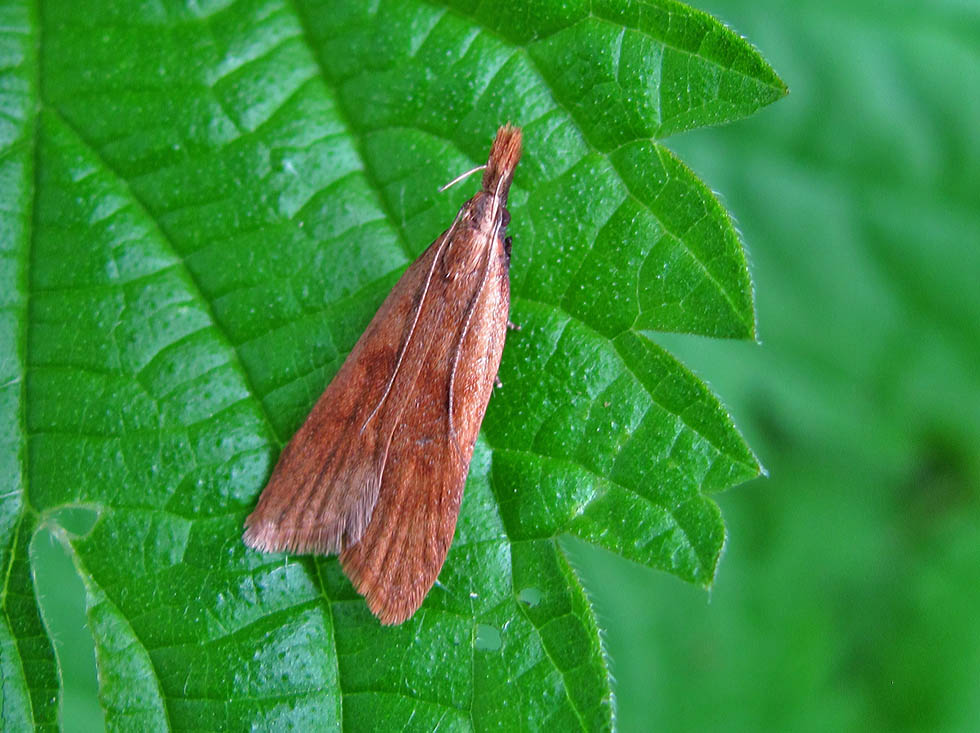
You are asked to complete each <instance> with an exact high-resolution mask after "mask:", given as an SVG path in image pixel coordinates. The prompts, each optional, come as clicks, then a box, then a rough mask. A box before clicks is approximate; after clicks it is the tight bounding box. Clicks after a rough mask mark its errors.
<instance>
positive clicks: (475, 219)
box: [244, 125, 521, 624]
mask: <svg viewBox="0 0 980 733" xmlns="http://www.w3.org/2000/svg"><path fill="white" fill-rule="evenodd" d="M520 157H521V130H520V128H518V127H513V126H512V125H504V126H503V127H501V128H500V129H499V130H498V131H497V136H496V138H495V139H494V141H493V145H492V146H491V148H490V155H489V159H488V160H487V165H486V167H485V169H484V171H483V182H482V188H481V190H480V191H478V192H477V193H476V195H475V196H473V198H471V199H470V200H469V201H467V202H466V203H465V204H463V206H462V207H461V208H460V210H459V213H457V214H456V218H455V219H454V220H453V223H452V225H451V226H450V227H449V229H447V230H446V231H445V232H443V234H442V235H440V236H439V237H438V238H437V239H436V240H435V241H434V242H433V243H432V244H431V245H430V246H429V247H428V249H426V250H425V252H423V253H422V254H421V255H420V256H419V258H418V259H417V260H416V261H415V262H414V263H412V265H411V266H410V267H409V268H408V269H407V270H406V271H405V274H404V275H402V277H401V279H400V280H399V281H398V282H397V283H396V284H395V287H394V288H393V289H392V291H391V293H390V294H389V295H388V297H387V298H386V299H385V301H384V303H382V304H381V307H380V308H379V309H378V312H377V313H376V314H375V316H374V318H373V319H372V320H371V323H370V324H368V327H367V329H366V330H365V331H364V333H363V334H362V336H361V338H360V339H359V340H358V342H357V344H355V346H354V348H353V349H352V350H351V352H350V354H349V355H348V357H347V360H346V361H345V362H344V364H343V366H341V368H340V370H339V371H338V372H337V374H336V376H334V378H333V380H332V381H331V382H330V384H329V385H327V388H326V390H325V391H324V392H323V394H322V395H321V396H320V399H319V400H318V401H317V403H316V404H315V405H314V406H313V410H312V411H311V412H310V415H309V417H307V419H306V422H305V423H303V425H302V427H300V429H299V430H298V431H297V433H296V435H294V436H293V438H292V440H290V441H289V444H288V445H287V446H286V448H285V449H284V450H283V452H282V455H281V456H280V457H279V462H278V463H277V464H276V467H275V470H274V471H273V472H272V477H271V478H270V479H269V483H268V484H267V485H266V487H265V489H264V490H263V491H262V495H261V496H260V497H259V502H258V505H257V506H256V508H255V511H253V512H252V513H251V514H250V515H249V516H248V518H247V519H246V520H245V534H244V541H245V544H247V545H248V546H249V547H253V548H255V549H257V550H261V551H263V552H283V551H286V552H292V553H298V554H306V553H313V554H332V553H339V554H340V563H341V565H342V567H343V569H344V572H346V573H347V576H348V577H349V578H350V580H351V582H352V583H353V584H354V587H355V588H357V591H358V592H359V593H360V594H361V595H363V596H364V597H365V599H366V600H367V604H368V607H369V608H370V609H371V611H372V612H373V613H374V614H375V615H376V616H377V617H378V618H379V619H380V620H381V623H383V624H398V623H401V622H403V621H405V620H406V619H408V618H410V617H411V616H412V614H414V613H415V611H416V610H417V609H418V608H419V606H420V605H422V601H423V600H424V599H425V596H426V594H428V592H429V590H430V589H431V588H432V585H433V583H435V580H436V577H437V576H438V575H439V571H440V570H441V569H442V565H443V563H444V562H445V560H446V554H447V553H448V552H449V546H450V544H451V543H452V539H453V533H454V531H455V528H456V519H457V516H458V515H459V506H460V501H461V499H462V495H463V486H464V484H465V483H466V474H467V473H468V471H469V465H470V459H471V458H472V456H473V446H474V445H475V443H476V437H477V434H478V433H479V431H480V424H481V423H482V422H483V416H484V414H485V413H486V409H487V403H488V402H489V400H490V394H491V392H492V391H493V386H494V383H495V381H496V378H497V370H498V369H499V367H500V357H501V355H502V353H503V348H504V338H505V335H506V332H507V325H508V321H507V315H508V311H509V309H510V282H509V278H508V269H509V265H510V252H511V240H510V237H506V236H505V234H506V230H507V225H508V223H509V222H510V214H509V213H508V212H507V209H506V204H507V195H508V193H509V191H510V185H511V181H512V180H513V177H514V169H515V168H516V166H517V163H518V161H519V160H520Z"/></svg>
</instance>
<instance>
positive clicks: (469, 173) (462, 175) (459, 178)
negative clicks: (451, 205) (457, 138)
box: [439, 163, 487, 193]
mask: <svg viewBox="0 0 980 733" xmlns="http://www.w3.org/2000/svg"><path fill="white" fill-rule="evenodd" d="M486 167H487V166H486V164H485V163H484V164H483V165H478V166H477V167H476V168H473V169H472V170H468V171H466V173H460V174H459V175H458V176H456V177H455V178H454V179H453V180H451V181H450V182H449V183H447V184H446V185H445V186H443V187H442V188H440V189H439V193H442V192H443V191H445V190H446V189H447V188H449V187H451V186H455V185H456V184H457V183H459V182H460V181H462V180H463V179H464V178H469V177H470V176H472V175H473V174H474V173H476V172H477V171H482V170H483V169H484V168H486Z"/></svg>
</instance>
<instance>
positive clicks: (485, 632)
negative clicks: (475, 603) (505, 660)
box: [473, 624, 504, 652]
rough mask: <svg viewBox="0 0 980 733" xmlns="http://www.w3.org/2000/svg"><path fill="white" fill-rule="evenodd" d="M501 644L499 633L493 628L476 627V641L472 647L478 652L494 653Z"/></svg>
mask: <svg viewBox="0 0 980 733" xmlns="http://www.w3.org/2000/svg"><path fill="white" fill-rule="evenodd" d="M503 644H504V641H503V639H502V638H501V637H500V632H499V631H498V630H497V629H495V628H494V627H493V626H487V625H486V624H477V625H476V640H475V641H474V642H473V646H475V647H476V648H477V649H478V650H479V651H481V652H496V651H499V650H500V647H502V646H503Z"/></svg>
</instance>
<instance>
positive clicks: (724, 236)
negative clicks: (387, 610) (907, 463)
mask: <svg viewBox="0 0 980 733" xmlns="http://www.w3.org/2000/svg"><path fill="white" fill-rule="evenodd" d="M489 7H490V6H485V5H482V4H474V5H473V6H472V7H466V6H462V5H460V6H454V7H451V8H447V7H441V6H437V5H434V4H426V3H416V2H409V3H404V2H399V3H387V4H380V5H373V6H365V5H362V4H353V3H339V2H338V3H326V4H319V3H316V4H314V3H306V2H300V3H298V4H295V5H283V4H279V3H277V2H269V1H264V0H255V1H251V2H246V1H241V2H233V3H223V4H219V3H215V4H195V5H192V6H189V7H177V6H162V5H161V6H141V7H140V8H139V9H138V10H137V9H134V8H119V7H117V6H116V5H115V4H113V3H109V2H104V3H99V2H97V3H95V4H86V5H85V6H84V7H82V6H79V5H77V4H74V3H69V2H61V1H56V2H49V3H44V4H43V6H42V8H41V13H42V14H41V17H39V18H34V17H33V16H32V15H31V14H30V11H29V10H27V9H25V8H26V6H24V8H22V9H20V10H19V11H17V10H16V9H12V10H8V11H5V12H8V13H10V15H11V22H10V23H8V24H7V25H6V26H5V27H10V28H14V29H15V31H13V32H11V33H10V34H9V35H8V36H4V42H5V43H8V44H9V46H10V51H9V52H8V53H7V57H8V58H11V59H14V61H13V62H12V63H11V64H10V67H9V68H8V69H7V70H6V71H5V72H4V77H3V79H4V84H3V88H4V89H5V90H8V91H7V92H6V94H7V96H6V97H5V98H4V99H5V105H6V106H5V110H6V111H7V118H6V119H8V120H9V121H10V122H9V124H7V126H6V127H4V128H3V129H2V130H0V134H3V135H5V137H3V138H2V144H3V148H2V150H3V157H2V158H0V163H2V165H3V166H4V168H3V170H4V176H5V180H8V181H9V182H10V185H9V186H7V187H5V189H4V191H5V192H4V197H5V198H4V206H3V211H4V212H5V213H4V222H5V227H6V228H7V229H8V230H9V232H10V233H11V235H12V236H10V237H6V238H5V239H4V245H3V246H4V257H5V259H4V264H3V268H4V269H3V273H4V280H5V282H9V283H11V287H10V288H9V289H8V290H6V291H5V292H7V293H9V295H6V296H4V297H5V298H6V300H5V302H4V308H5V310H4V311H3V313H4V320H3V322H2V323H0V326H2V328H3V329H4V330H2V331H0V338H3V339H4V340H5V343H9V344H10V348H9V349H7V350H6V351H5V353H8V354H11V355H12V358H9V359H8V360H5V361H4V362H3V368H4V369H5V370H6V371H5V372H4V374H5V377H4V379H5V380H6V381H5V382H4V384H3V387H2V389H3V390H4V401H3V403H2V407H3V409H4V411H5V414H7V415H9V422H10V424H13V425H16V426H19V428H18V431H17V432H16V433H15V435H14V437H13V438H12V439H11V440H10V441H8V442H7V443H4V444H3V449H2V450H3V451H4V452H3V454H2V455H3V458H2V460H3V461H4V464H5V465H9V466H10V470H9V475H10V476H12V477H13V480H12V482H11V488H10V490H9V491H7V492H5V493H4V494H3V495H2V497H0V518H2V520H3V524H2V525H0V531H2V535H0V538H2V539H3V553H4V554H3V555H2V556H0V559H2V560H3V562H4V567H5V568H6V570H7V574H6V578H7V580H6V584H5V586H4V596H3V598H4V611H5V614H4V617H3V618H4V624H5V626H4V629H3V633H4V639H3V644H4V647H3V648H4V649H5V650H6V649H11V650H12V653H11V655H7V654H6V653H5V654H4V657H3V664H2V665H0V672H2V674H3V677H2V679H0V683H2V686H0V689H2V691H3V708H2V711H3V716H4V718H3V719H4V721H5V723H7V722H10V723H11V724H14V723H18V722H20V723H24V724H31V723H33V724H36V725H41V724H52V725H53V724H54V722H55V719H54V707H55V706H54V701H55V700H56V694H55V692H54V688H55V687H56V684H55V674H56V671H55V667H54V659H53V655H52V653H51V644H50V642H49V641H48V640H47V638H46V637H45V636H44V635H43V634H42V632H41V626H40V622H39V618H38V614H37V607H36V604H35V602H34V600H33V599H32V598H31V595H32V594H33V590H32V586H31V583H30V580H29V578H30V564H29V558H28V556H27V554H26V552H25V550H26V548H27V545H28V543H29V539H30V537H31V536H32V533H33V532H34V531H35V530H36V526H37V524H38V521H39V520H42V521H45V522H48V523H49V524H50V525H51V526H53V527H55V529H56V532H55V534H56V535H57V536H58V537H61V538H63V541H64V542H66V543H67V544H68V545H69V547H70V550H71V552H72V556H73V559H74V562H75V565H76V567H77V569H78V572H79V573H80V575H81V576H82V579H83V583H84V585H85V588H86V595H87V603H88V616H89V623H90V626H91V629H92V632H93V635H94V638H95V644H96V655H97V662H98V667H99V680H100V699H101V703H102V705H103V707H104V709H105V715H106V724H107V725H108V726H109V727H111V728H131V727H136V728H152V729H158V728H174V729H183V728H200V729H236V728H244V727H247V726H257V727H260V728H271V727H277V728H278V727H295V728H300V729H307V728H311V729H312V728H324V727H332V726H334V725H339V724H341V723H343V724H344V725H345V726H348V727H353V728H357V727H365V728H368V727H375V728H384V727H408V728H413V729H415V728H417V729H419V730H431V729H434V728H437V727H443V726H444V727H453V728H471V727H480V728H484V727H491V726H494V725H499V726H502V727H516V726H524V725H528V726H531V727H544V726H546V725H558V726H560V727H561V728H563V729H565V728H580V729H587V730H594V729H606V728H609V727H611V725H612V704H611V692H610V683H609V675H608V672H607V669H606V664H605V660H604V658H603V654H602V649H601V645H600V642H599V635H598V630H597V627H596V624H595V619H594V616H593V614H592V611H591V608H590V606H589V603H588V601H587V599H586V597H585V596H584V594H583V591H582V588H581V587H580V585H579V583H578V580H577V579H576V577H575V574H574V573H573V571H572V570H571V569H570V567H569V566H568V563H567V562H566V560H565V558H564V555H563V553H562V551H561V549H560V547H559V545H558V544H557V537H558V536H559V535H560V534H563V533H572V534H575V535H578V536H580V537H583V538H584V539H586V540H588V541H590V542H593V543H596V544H598V545H602V546H605V547H608V548H610V549H612V550H614V551H616V552H619V553H620V554H623V555H624V556H626V557H629V558H632V559H634V560H636V561H638V562H641V563H644V564H646V565H649V566H651V567H656V568H662V569H664V570H667V571H669V572H673V573H675V574H677V575H679V576H681V577H683V578H686V579H688V580H691V581H694V582H697V583H699V584H701V585H710V583H711V582H712V579H713V577H714V572H715V567H716V564H717V561H718V557H719V555H720V552H721V548H722V544H723V541H724V528H723V524H722V522H721V518H720V515H719V512H718V509H717V507H716V505H715V504H714V503H713V502H712V501H711V499H710V498H708V497H707V496H706V494H708V493H710V492H712V491H716V490H720V489H724V488H726V487H728V486H731V485H733V484H735V483H738V482H740V481H744V480H746V479H748V478H751V477H753V476H755V475H757V474H758V472H759V470H760V469H759V466H758V463H757V462H756V460H755V458H754V456H753V455H752V453H751V452H750V451H749V449H748V448H747V447H746V445H745V443H744V442H743V441H742V439H741V438H740V436H739V435H738V433H737V432H736V431H735V429H734V427H733V426H732V424H731V421H730V420H729V418H728V416H727V414H726V413H725V411H724V410H723V408H722V407H721V406H720V405H719V403H718V401H717V399H716V398H715V397H713V396H712V395H711V393H710V392H709V391H708V390H707V388H706V387H705V386H704V385H703V384H702V383H701V382H700V381H699V380H697V379H696V378H695V377H694V376H693V375H691V374H690V373H689V372H688V371H687V370H686V369H684V367H683V366H681V365H680V364H679V363H678V362H677V361H676V360H675V359H673V358H672V357H671V356H670V355H669V354H667V353H666V352H665V351H663V350H662V349H661V348H659V347H657V346H656V345H655V344H653V343H652V342H651V341H650V340H649V339H648V338H647V337H646V336H644V335H643V334H642V333H641V331H642V330H647V329H660V330H675V331H684V332H692V333H701V334H707V335H716V336H732V337H739V338H753V337H754V334H755V319H754V313H753V305H752V291H751V283H750V280H749V277H748V273H747V268H746V264H745V258H744V254H743V252H742V249H741V245H740V242H739V239H738V236H737V235H736V233H735V231H734V229H733V227H732V225H731V222H730V221H729V219H728V216H727V214H726V213H725V211H724V210H723V209H722V207H721V206H720V205H719V204H718V203H717V201H716V200H715V199H714V197H713V196H712V195H711V194H710V192H709V191H708V190H707V188H706V187H705V186H704V185H703V184H701V183H700V182H699V181H698V180H697V179H696V178H695V177H694V175H693V174H692V173H691V172H690V171H689V170H688V169H687V168H685V167H684V166H683V165H682V164H681V163H680V162H679V161H678V160H677V159H676V158H675V157H673V156H672V155H671V154H670V153H669V152H668V151H667V150H666V148H664V147H663V146H662V145H661V144H660V143H658V142H656V141H655V140H654V138H657V137H660V136H662V135H666V134H669V133H670V132H674V131H677V130H681V129H686V128H689V127H693V126H698V125H704V124H710V123H714V122H719V121H723V120H729V119H735V118H738V117H740V116H743V115H745V114H748V113H750V112H751V111H753V110H755V109H757V108H758V107H759V106H761V105H763V104H767V103H769V102H771V101H773V100H775V99H777V98H778V97H779V96H781V95H782V94H783V93H785V89H784V87H783V86H782V83H781V82H780V81H779V79H778V78H776V76H775V75H774V74H773V73H772V71H771V69H769V67H768V66H767V65H766V64H765V62H764V61H763V60H762V59H761V58H760V57H759V56H758V54H757V53H756V52H755V51H754V50H753V49H752V48H751V47H750V46H748V44H747V43H745V42H744V41H743V40H741V39H740V38H739V37H738V36H736V35H735V34H733V33H731V32H730V31H728V30H727V29H724V28H723V27H722V26H721V25H719V24H718V23H716V22H715V21H713V20H711V19H710V18H709V17H708V16H705V15H704V14H702V13H699V12H696V11H692V10H690V9H688V8H686V7H684V6H681V5H678V4H675V3H672V2H654V3H648V4H644V5H642V6H640V5H636V4H633V5H629V6H626V5H625V4H624V5H623V7H621V8H620V7H616V4H615V3H609V4H602V5H600V6H597V7H595V8H592V9H591V10H590V9H589V8H588V7H586V6H585V5H584V4H583V5H578V6H576V5H572V6H568V7H558V6H557V5H556V4H555V5H553V4H552V3H545V2H539V3H532V4H515V5H514V6H513V7H496V8H495V9H494V10H493V12H492V13H491V12H490V10H489ZM18 12H19V13H20V14H19V15H18ZM17 29H19V30H17ZM38 38H43V43H39V42H38V40H37V39H38ZM37 48H40V58H39V59H38V58H35V57H34V55H33V54H34V53H35V51H34V49H37ZM36 80H39V83H40V88H38V87H37V81H36ZM506 120H510V121H513V122H515V123H517V124H520V125H522V126H523V127H524V129H525V140H526V149H527V152H526V156H525V159H524V160H523V161H522V163H521V167H520V169H519V172H518V177H517V179H516V181H515V188H514V191H513V194H512V202H511V212H512V215H513V224H512V232H513V234H514V239H515V244H514V270H513V292H514V303H513V311H512V319H513V320H515V321H516V322H518V323H519V324H520V325H521V327H522V330H520V331H517V332H514V333H513V334H511V336H510V337H509V339H508V346H507V350H506V354H505V357H504V363H503V365H502V368H501V379H502V381H503V383H504V387H503V388H502V389H500V390H498V392H497V393H496V394H495V396H494V398H493V400H492V403H491V407H490V410H489V412H488V416H487V419H486V422H485V425H484V431H483V433H482V438H481V441H480V443H479V444H478V449H477V453H476V456H475V458H474V462H473V466H472V468H471V472H470V477H469V481H468V484H467V491H466V496H465V499H464V504H463V509H462V513H461V517H460V522H459V527H458V529H457V534H456V539H455V542H454V544H453V547H452V549H451V551H450V555H449V558H448V561H447V564H446V567H445V568H444V570H443V572H442V574H441V575H440V580H439V583H438V584H437V586H436V587H435V588H434V589H433V591H432V592H431V593H430V595H429V597H428V598H427V600H426V602H425V604H424V606H423V608H422V609H421V610H420V611H419V613H418V614H416V616H415V617H413V618H412V619H411V620H410V621H409V622H407V623H406V624H404V625H403V626H401V627H398V628H394V629H386V628H382V627H380V626H379V625H378V623H377V621H376V620H375V619H374V618H373V617H372V616H371V615H370V613H369V612H368V611H367V609H366V606H365V605H364V603H363V601H362V600H361V599H360V598H359V597H358V596H357V594H356V593H354V592H353V589H352V588H351V586H350V584H349V583H348V582H347V581H346V579H345V578H344V577H343V574H342V573H341V572H340V570H339V566H338V565H337V563H336V561H335V560H333V559H315V560H314V559H311V558H287V557H284V556H267V555H262V554H259V553H255V552H251V551H247V550H246V549H245V547H244V546H243V544H242V543H241V541H240V530H241V522H242V519H243V517H244V516H245V514H246V513H247V512H248V510H249V509H250V507H251V506H252V505H253V504H254V501H255V499H256V497H257V495H258V493H259V491H260V490H261V488H262V486H263V485H264V483H265V480H266V479H267V477H268V475H269V472H270V470H271V467H272V465H273V462H274V460H275V458H276V456H277V455H278V452H279V450H280V449H281V446H282V445H283V444H284V442H285V441H286V440H287V439H288V438H289V436H290V435H291V433H292V431H293V430H295V428H296V427H297V426H298V424H299V423H300V421H301V420H302V419H303V417H304V415H305V414H306V412H307V411H308V409H309V408H310V406H311V405H312V403H313V402H314V401H315V399H316V397H317V396H318V395H319V393H320V391H321V390H322V388H323V386H324V385H325V383H326V381H327V380H328V379H329V377H330V376H331V375H332V374H333V372H334V371H336V369H337V368H338V367H339V365H340V363H341V362H342V360H343V358H344V356H345V355H346V353H347V352H348V351H349V349H350V348H351V346H352V345H353V343H354V341H355V340H356V338H357V336H358V335H359V333H360V331H361V329H362V328H363V327H364V325H365V324H366V323H367V321H368V319H369V318H370V317H371V315H372V313H373V312H374V309H375V308H376V307H377V305H378V304H379V303H380V301H381V299H382V298H383V297H384V295H385V294H386V292H387V291H388V289H389V288H390V287H391V285H392V284H393V282H394V281H395V279H396V278H397V276H398V275H399V274H400V272H401V270H402V269H403V268H404V267H405V266H406V265H407V263H408V262H410V261H411V259H413V258H414V257H415V256H416V255H417V254H418V253H419V252H421V251H422V249H423V248H424V247H425V246H426V245H427V244H428V243H429V242H430V241H431V240H432V239H433V238H434V237H435V236H436V235H437V234H438V233H439V232H440V231H441V230H442V229H443V228H444V227H445V226H447V225H448V223H449V222H450V221H451V219H452V216H453V215H454V213H455V210H456V208H457V207H458V205H459V204H460V202H461V201H462V200H463V199H465V198H466V197H467V196H468V193H466V192H465V191H462V190H460V189H452V190H451V192H450V193H448V194H442V195H440V194H438V193H436V190H437V188H438V186H439V185H440V184H442V183H444V182H445V181H447V180H449V179H451V178H452V177H454V176H455V175H456V174H457V173H458V172H460V171H461V170H465V169H467V168H469V167H471V166H472V165H474V164H476V163H479V162H482V161H483V160H484V159H485V156H486V151H487V147H488V144H489V142H490V140H491V138H492V135H493V132H494V130H495V129H496V127H497V125H498V124H500V123H502V122H504V121H506ZM15 123H16V124H15ZM465 185H472V184H465ZM465 185H464V186H465ZM66 507H84V508H87V509H88V510H90V511H92V512H94V514H95V517H96V518H95V521H94V525H93V526H92V527H91V529H87V530H86V531H84V532H80V533H78V534H72V533H71V532H70V531H68V530H67V529H65V528H62V527H61V526H60V524H59V520H58V516H59V515H58V512H59V511H62V510H64V509H65V508H66ZM17 604H20V606H17ZM21 609H23V610H21ZM13 650H16V652H15V653H14V651H13ZM8 710H9V713H8Z"/></svg>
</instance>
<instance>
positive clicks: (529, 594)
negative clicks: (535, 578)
mask: <svg viewBox="0 0 980 733" xmlns="http://www.w3.org/2000/svg"><path fill="white" fill-rule="evenodd" d="M542 598H544V593H542V592H541V591H540V590H538V589H537V588H525V589H524V590H522V591H521V592H520V593H518V594H517V600H519V601H520V602H521V603H526V604H527V605H529V606H530V607H531V608H534V607H535V606H536V605H538V604H539V603H541V599H542Z"/></svg>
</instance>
